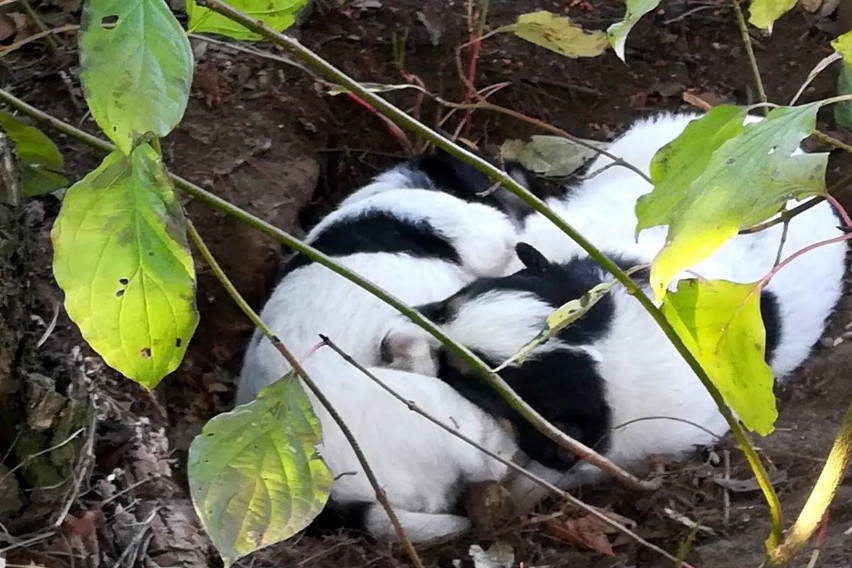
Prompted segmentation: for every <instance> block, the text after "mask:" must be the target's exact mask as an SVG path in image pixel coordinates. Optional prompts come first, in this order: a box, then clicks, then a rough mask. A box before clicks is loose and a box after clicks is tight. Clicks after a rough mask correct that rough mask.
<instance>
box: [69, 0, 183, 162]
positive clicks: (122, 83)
mask: <svg viewBox="0 0 852 568" xmlns="http://www.w3.org/2000/svg"><path fill="white" fill-rule="evenodd" d="M80 81H81V83H82V84H83V92H84V93H85V96H86V102H87V103H88V105H89V110H90V111H91V112H92V116H93V117H94V119H95V121H96V122H97V123H98V126H100V127H101V130H103V131H104V133H105V134H106V135H107V136H108V137H109V138H110V140H112V141H113V142H114V143H115V145H116V146H118V148H119V149H120V150H121V151H122V152H124V153H125V154H130V151H131V149H132V148H133V145H134V144H135V143H136V141H137V140H139V139H140V138H141V137H143V136H145V135H147V134H149V133H153V134H154V135H156V136H158V137H162V136H165V135H166V134H168V133H169V132H171V131H172V129H173V128H174V127H175V126H176V125H177V124H178V122H180V119H181V118H182V117H183V113H184V111H185V110H186V103H187V101H188V100H189V86H190V84H191V82H192V50H191V49H190V47H189V40H188V39H187V37H186V33H185V32H184V31H183V28H181V27H180V24H179V23H178V21H177V20H176V19H175V17H174V15H173V14H172V12H171V10H169V8H168V6H166V3H165V0H86V2H85V4H84V6H83V16H82V20H81V24H80Z"/></svg>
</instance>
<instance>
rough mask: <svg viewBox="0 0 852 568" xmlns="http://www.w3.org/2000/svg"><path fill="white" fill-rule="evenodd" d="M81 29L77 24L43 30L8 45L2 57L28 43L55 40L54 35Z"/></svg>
mask: <svg viewBox="0 0 852 568" xmlns="http://www.w3.org/2000/svg"><path fill="white" fill-rule="evenodd" d="M24 5H25V6H26V5H27V4H24ZM79 27H80V26H78V25H77V24H67V25H65V26H60V27H58V28H52V29H49V30H43V31H40V32H38V33H35V34H33V35H31V36H27V37H25V38H24V39H22V40H21V41H16V42H15V43H13V44H11V45H7V46H6V47H4V48H2V49H0V57H3V56H5V55H9V54H10V53H12V52H13V51H16V50H18V49H20V48H22V47H24V46H25V45H27V44H28V43H32V42H34V41H38V40H40V39H41V38H46V39H47V40H53V37H52V36H53V35H54V34H61V33H65V32H71V31H74V30H76V29H78V28H79ZM53 45H56V44H55V43H54V44H53Z"/></svg>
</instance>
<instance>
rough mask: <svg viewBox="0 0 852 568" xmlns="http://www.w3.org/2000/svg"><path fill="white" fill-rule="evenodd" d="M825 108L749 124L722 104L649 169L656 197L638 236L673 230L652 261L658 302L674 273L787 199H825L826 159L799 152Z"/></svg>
mask: <svg viewBox="0 0 852 568" xmlns="http://www.w3.org/2000/svg"><path fill="white" fill-rule="evenodd" d="M818 110H819V104H817V103H813V104H809V105H803V106H800V107H780V108H776V109H774V110H773V111H772V112H770V113H769V115H768V116H767V117H766V118H765V119H764V120H762V121H760V122H758V123H756V124H749V125H743V120H744V119H745V114H746V112H745V109H743V108H739V107H733V106H728V105H722V106H718V107H715V108H714V109H712V110H711V111H710V112H708V113H707V114H706V115H705V116H703V117H702V118H701V119H699V120H696V121H694V122H692V123H691V124H690V125H689V126H688V127H687V128H686V130H685V131H684V132H683V134H681V135H680V136H679V137H678V138H677V139H675V140H674V141H673V142H671V143H670V144H668V145H667V146H665V147H664V148H662V149H661V150H660V151H659V153H658V154H657V155H656V156H655V157H654V160H653V161H652V163H651V180H652V181H653V182H654V190H653V191H652V192H651V193H649V194H648V195H645V196H642V197H641V198H640V199H639V201H638V203H637V204H636V216H637V218H638V221H639V222H638V225H637V228H636V229H637V232H639V231H642V230H643V229H647V228H649V227H654V226H658V225H667V226H668V235H667V238H666V246H665V247H664V248H663V250H662V251H660V253H659V254H658V255H657V257H656V258H655V259H654V264H653V266H652V268H651V286H652V287H653V289H654V294H655V296H656V297H657V299H658V300H661V299H662V298H663V296H664V295H665V289H666V286H668V284H669V282H670V281H671V279H672V278H674V276H675V275H676V274H678V273H679V272H680V271H682V270H685V269H687V268H689V267H691V266H694V265H695V264H697V263H699V262H701V261H702V260H705V259H706V258H709V257H710V256H711V255H712V254H713V253H714V252H716V251H717V250H718V249H719V247H721V246H722V245H723V244H724V243H725V242H727V241H728V240H730V239H732V238H733V237H734V236H736V234H737V233H738V232H739V231H740V230H741V229H745V228H748V227H751V226H753V225H756V224H758V223H760V222H761V221H765V220H766V219H768V218H770V217H772V216H773V215H775V214H777V213H778V212H779V211H780V210H781V208H782V206H783V205H784V203H786V202H787V200H788V199H791V198H796V197H801V196H802V195H805V194H809V195H813V194H818V193H824V192H825V170H826V167H827V165H828V154H825V153H818V154H798V155H794V154H793V153H794V151H795V150H796V149H797V148H798V146H799V143H800V142H801V141H802V140H803V139H804V138H806V137H807V136H809V135H810V134H811V133H812V132H813V131H814V128H815V125H816V113H817V111H818Z"/></svg>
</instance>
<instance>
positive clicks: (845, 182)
mask: <svg viewBox="0 0 852 568" xmlns="http://www.w3.org/2000/svg"><path fill="white" fill-rule="evenodd" d="M850 184H852V175H848V176H846V177H845V178H843V179H842V180H840V181H839V182H837V183H835V184H834V185H832V186H831V187H830V188H828V195H833V194H835V193H837V192H839V191H842V190H843V189H845V188H846V187H848V186H849V185H850ZM824 200H825V195H823V194H819V195H815V196H813V197H811V198H810V199H808V200H807V201H804V202H802V203H800V204H799V205H797V206H795V207H793V208H792V209H785V210H784V211H782V212H781V213H780V214H779V215H778V216H777V217H774V218H772V219H770V220H769V221H765V222H763V223H760V224H759V225H755V226H754V227H749V228H748V229H743V230H742V231H740V232H739V234H740V235H748V234H750V233H757V232H760V231H763V230H764V229H768V228H769V227H772V226H775V225H777V224H779V223H784V222H787V221H790V219H792V218H793V217H795V216H796V215H801V214H802V213H804V212H805V211H807V210H808V209H810V208H811V207H814V206H816V205H819V204H820V202H822V201H824Z"/></svg>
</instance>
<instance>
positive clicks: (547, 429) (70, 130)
mask: <svg viewBox="0 0 852 568" xmlns="http://www.w3.org/2000/svg"><path fill="white" fill-rule="evenodd" d="M0 101H2V102H5V103H6V104H8V105H10V106H12V107H14V108H16V109H18V110H19V111H21V112H23V113H25V114H27V115H28V116H30V117H32V118H35V119H37V120H40V121H43V122H44V123H45V124H47V125H49V126H51V127H53V128H55V129H56V130H58V131H60V132H62V133H64V134H67V135H68V136H70V137H72V138H75V139H77V140H80V141H81V142H84V143H86V144H89V145H90V146H94V147H95V148H98V149H100V150H102V151H104V152H112V151H113V150H114V149H115V147H114V146H113V145H112V144H110V143H109V142H105V141H104V140H101V139H99V138H97V137H96V136H92V135H91V134H88V133H86V132H83V131H82V130H79V129H78V128H75V127H73V126H71V125H70V124H67V123H65V122H63V121H61V120H59V119H57V118H55V117H53V116H51V115H49V114H47V113H44V112H42V111H40V110H38V109H36V108H34V107H33V106H31V105H29V104H27V103H25V102H24V101H22V100H20V99H18V98H17V97H14V96H12V95H10V94H9V93H7V92H5V91H3V90H2V89H0ZM169 177H170V178H171V179H172V181H173V182H174V184H175V186H176V187H177V188H179V189H180V190H181V191H183V192H185V193H186V194H188V195H191V196H193V197H195V198H196V199H198V200H199V201H201V202H203V203H205V204H207V205H209V206H210V207H213V208H215V209H218V210H219V211H221V212H223V213H225V214H227V215H229V216H231V217H233V218H234V219H236V220H238V221H240V222H242V223H244V224H246V225H248V226H250V227H252V228H254V229H256V230H257V231H260V232H261V233H263V234H265V235H267V236H269V237H271V238H273V239H275V240H277V241H279V242H280V243H282V244H283V245H285V246H286V247H288V248H290V249H292V250H295V251H296V252H299V253H302V254H304V255H305V256H307V257H308V258H310V259H311V260H313V261H315V262H317V263H319V264H321V265H323V266H325V267H326V268H328V269H329V270H331V271H332V272H335V273H336V274H338V275H339V276H342V277H343V278H346V279H347V280H349V281H350V282H352V283H353V284H355V285H356V286H358V287H360V288H362V289H364V290H365V291H367V292H369V293H370V294H372V295H373V296H375V297H376V298H378V299H379V300H381V301H382V302H384V303H386V304H388V305H390V306H392V307H393V308H395V309H396V310H397V311H398V312H400V313H402V314H403V315H405V316H407V317H408V318H409V319H410V320H411V321H412V322H414V323H415V324H416V325H418V326H419V327H421V328H422V329H423V330H425V331H426V332H427V333H429V334H430V335H431V336H432V337H434V338H435V339H437V340H438V341H440V342H441V343H442V344H444V345H446V346H447V347H449V348H450V349H451V350H452V351H453V352H454V353H456V354H457V355H458V356H459V357H461V358H462V359H463V360H464V361H466V362H467V363H468V364H469V365H470V366H471V368H473V369H475V370H476V371H477V372H478V373H479V374H480V375H481V376H482V377H484V378H485V380H486V381H487V382H488V383H489V384H490V385H491V386H492V388H495V389H496V390H497V391H498V392H499V393H500V394H501V396H503V397H504V398H506V400H507V401H508V402H509V404H510V406H512V408H514V409H515V410H516V411H517V412H518V413H519V414H520V415H521V416H523V417H524V418H525V419H526V420H527V421H529V422H530V423H531V424H532V425H534V426H535V427H536V429H538V430H539V431H540V432H541V433H542V434H544V435H545V436H547V437H548V438H550V439H551V440H552V441H553V442H555V443H556V444H558V445H559V446H560V447H563V448H565V449H567V450H569V451H571V452H573V453H574V454H576V455H577V456H579V457H581V458H582V459H584V460H586V461H588V462H589V463H591V464H593V465H595V466H596V467H598V468H600V469H602V470H604V471H606V472H607V473H608V474H609V475H611V476H612V477H613V478H614V479H616V480H618V481H619V482H621V483H622V484H624V485H625V486H627V487H631V488H634V489H638V490H644V491H652V490H654V489H657V488H658V486H659V484H658V483H656V482H654V481H641V480H639V479H637V478H636V477H635V476H633V475H631V474H630V473H628V472H626V471H625V470H623V469H622V468H620V467H618V466H616V465H615V464H613V463H612V462H611V461H609V460H608V459H606V458H605V457H603V456H601V455H600V454H598V453H597V452H595V451H594V450H592V449H591V448H588V447H587V446H585V445H583V444H581V443H580V442H578V441H576V440H574V439H573V438H570V437H569V436H567V435H565V433H563V432H562V431H561V430H559V429H558V428H556V427H554V426H553V425H552V424H550V423H549V422H548V421H547V420H545V419H544V418H543V417H542V416H541V415H540V414H539V413H538V412H536V411H535V410H534V409H533V408H532V407H530V406H529V405H528V404H527V403H526V402H524V401H523V400H522V399H521V398H520V397H519V396H518V395H517V394H516V393H515V392H514V391H513V390H512V389H511V387H509V385H508V384H507V383H506V382H505V381H504V380H503V379H502V378H500V376H499V375H497V374H496V373H493V372H492V371H491V369H490V368H489V367H488V366H487V365H486V364H485V363H484V362H483V361H482V360H481V359H479V358H478V357H476V355H474V354H473V353H472V352H471V351H470V350H468V349H467V348H466V347H464V346H463V345H460V344H459V343H457V342H455V341H454V340H453V339H452V338H450V337H449V336H447V335H446V334H445V333H444V332H443V330H441V328H439V327H438V326H436V325H435V324H434V323H433V322H432V321H431V320H429V319H427V318H425V317H424V316H422V315H421V314H420V313H419V312H418V311H417V310H415V309H414V308H412V307H411V306H409V305H407V304H405V303H403V302H402V301H401V300H399V299H398V298H396V297H395V296H393V295H392V294H390V293H389V292H386V291H385V290H384V289H382V288H380V287H379V286H376V285H375V284H373V283H372V282H370V281H369V280H366V279H364V278H362V277H361V276H359V275H358V274H357V273H355V272H352V271H351V270H349V269H347V268H346V267H344V266H342V265H340V264H338V263H337V262H335V261H334V260H333V259H332V258H331V257H329V256H327V255H325V254H324V253H322V252H321V251H319V250H317V249H315V248H313V247H312V246H310V245H307V244H305V243H303V242H302V241H300V240H299V239H297V238H295V237H294V236H292V235H290V234H289V233H287V232H285V231H282V230H281V229H279V228H277V227H275V226H273V225H271V224H269V223H268V222H266V221H264V220H263V219H260V218H259V217H255V216H254V215H252V214H251V213H248V212H247V211H244V210H243V209H240V208H239V207H237V206H235V205H233V204H231V203H229V202H228V201H226V200H224V199H222V198H221V197H219V196H217V195H214V194H212V193H210V192H209V191H206V190H204V189H202V188H201V187H199V186H197V185H195V184H193V183H191V182H189V181H187V180H185V179H183V178H181V177H179V176H176V175H174V174H171V173H170V174H169ZM630 283H631V284H633V281H632V280H630ZM633 288H634V289H635V286H633ZM643 297H645V296H644V294H643ZM646 299H647V297H646ZM652 305H653V304H652ZM672 333H674V332H672Z"/></svg>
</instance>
